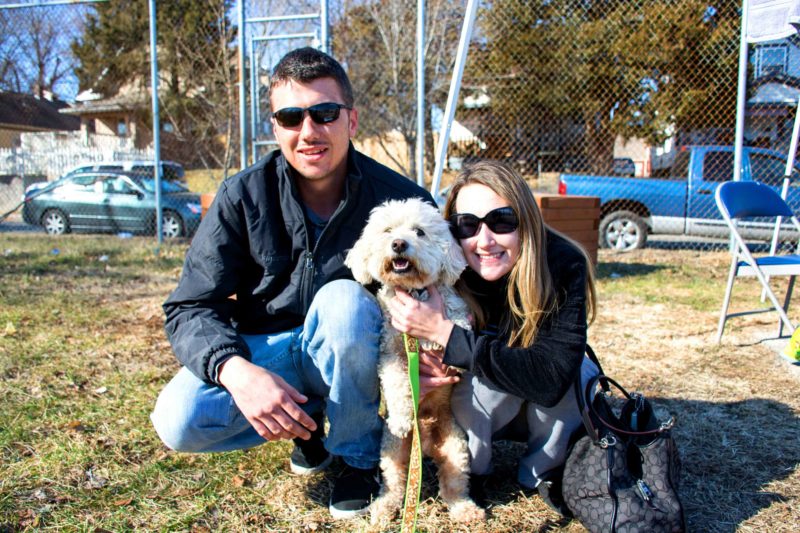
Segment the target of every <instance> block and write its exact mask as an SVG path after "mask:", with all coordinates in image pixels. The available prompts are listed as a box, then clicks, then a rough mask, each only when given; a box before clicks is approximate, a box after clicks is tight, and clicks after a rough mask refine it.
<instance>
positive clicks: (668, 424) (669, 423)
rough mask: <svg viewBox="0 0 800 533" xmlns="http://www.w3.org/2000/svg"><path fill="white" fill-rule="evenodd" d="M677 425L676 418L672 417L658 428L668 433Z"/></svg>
mask: <svg viewBox="0 0 800 533" xmlns="http://www.w3.org/2000/svg"><path fill="white" fill-rule="evenodd" d="M674 425H675V417H674V416H671V417H669V419H667V420H665V421H664V422H662V423H661V426H660V427H659V428H658V429H659V430H661V431H668V430H670V429H672V426H674Z"/></svg>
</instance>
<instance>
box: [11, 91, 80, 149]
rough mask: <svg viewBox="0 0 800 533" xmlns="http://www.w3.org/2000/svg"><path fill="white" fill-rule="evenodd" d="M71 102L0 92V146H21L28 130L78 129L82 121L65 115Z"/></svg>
mask: <svg viewBox="0 0 800 533" xmlns="http://www.w3.org/2000/svg"><path fill="white" fill-rule="evenodd" d="M67 107H68V104H67V103H66V102H62V101H60V100H57V99H53V98H38V97H36V96H33V95H31V94H22V93H15V92H0V148H15V147H17V146H19V145H20V136H21V135H22V134H23V133H26V132H54V131H76V130H78V129H79V127H80V120H79V119H78V118H77V117H71V116H68V115H64V114H62V113H61V112H60V111H61V110H63V109H66V108H67Z"/></svg>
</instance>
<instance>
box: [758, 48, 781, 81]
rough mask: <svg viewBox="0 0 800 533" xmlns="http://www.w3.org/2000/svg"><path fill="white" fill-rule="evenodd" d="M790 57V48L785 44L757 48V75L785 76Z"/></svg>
mask: <svg viewBox="0 0 800 533" xmlns="http://www.w3.org/2000/svg"><path fill="white" fill-rule="evenodd" d="M788 57H789V49H788V46H786V45H785V44H781V45H776V46H762V47H760V48H758V49H756V76H757V77H759V78H761V77H764V76H783V75H784V74H786V61H787V58H788Z"/></svg>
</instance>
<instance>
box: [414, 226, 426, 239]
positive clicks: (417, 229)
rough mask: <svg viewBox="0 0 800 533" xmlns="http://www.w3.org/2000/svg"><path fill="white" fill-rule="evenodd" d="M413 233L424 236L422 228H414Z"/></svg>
mask: <svg viewBox="0 0 800 533" xmlns="http://www.w3.org/2000/svg"><path fill="white" fill-rule="evenodd" d="M414 233H416V234H417V237H424V236H425V232H424V231H422V229H420V228H414Z"/></svg>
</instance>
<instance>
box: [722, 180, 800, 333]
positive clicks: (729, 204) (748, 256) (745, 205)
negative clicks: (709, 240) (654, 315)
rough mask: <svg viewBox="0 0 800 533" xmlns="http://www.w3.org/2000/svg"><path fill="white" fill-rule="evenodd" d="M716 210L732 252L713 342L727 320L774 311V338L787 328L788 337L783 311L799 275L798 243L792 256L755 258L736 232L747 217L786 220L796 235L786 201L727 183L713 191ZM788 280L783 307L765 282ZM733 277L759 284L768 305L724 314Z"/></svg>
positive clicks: (752, 185) (757, 187)
mask: <svg viewBox="0 0 800 533" xmlns="http://www.w3.org/2000/svg"><path fill="white" fill-rule="evenodd" d="M716 201H717V207H718V208H719V211H720V213H721V214H722V218H723V219H725V223H726V224H728V227H729V228H730V230H731V236H732V237H733V249H732V251H731V268H730V272H729V274H728V285H727V287H726V289H725V299H724V300H723V302H722V312H721V313H720V317H719V327H718V328H717V343H719V342H720V340H721V339H722V332H723V330H724V329H725V322H726V321H727V320H728V319H729V318H733V317H737V316H744V315H752V314H756V313H767V312H776V313H778V316H779V317H780V322H779V325H778V336H779V337H780V336H783V328H784V326H786V327H787V328H789V334H790V335H791V333H792V332H793V331H794V324H792V321H791V320H789V316H788V315H787V314H786V311H787V310H788V309H789V302H790V301H791V299H792V290H793V289H794V281H795V276H797V275H798V274H800V255H798V254H800V241H798V246H797V247H796V249H795V253H794V254H793V255H773V254H770V255H763V256H759V257H755V256H754V255H753V254H752V253H751V252H750V249H749V248H748V247H747V244H746V243H745V241H744V239H743V238H742V235H741V233H740V232H739V227H738V221H739V219H742V218H750V217H772V218H777V217H783V218H784V219H786V220H789V221H790V222H791V224H792V226H793V228H794V231H796V232H797V233H798V234H799V235H800V222H798V220H797V217H795V216H794V213H792V210H791V209H790V208H789V206H788V205H787V204H786V202H785V201H784V200H783V199H782V198H781V197H780V195H778V193H776V192H775V191H774V190H772V189H771V188H770V187H768V186H767V185H763V184H761V183H758V182H753V181H729V182H726V183H723V184H722V185H720V186H719V187H718V188H717V192H716ZM781 276H788V277H789V286H788V287H787V289H786V295H785V296H784V299H783V304H781V303H780V302H779V301H778V298H777V297H776V296H775V293H774V292H773V290H772V288H771V287H770V285H769V279H768V278H773V277H781ZM737 277H756V278H757V279H758V281H759V282H760V283H761V286H762V288H763V289H764V292H765V293H766V295H767V298H768V299H769V301H770V302H771V303H772V306H771V307H766V308H760V309H753V310H749V311H740V312H737V313H728V306H729V305H730V300H731V292H732V291H733V282H734V280H735V279H736V278H737Z"/></svg>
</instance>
